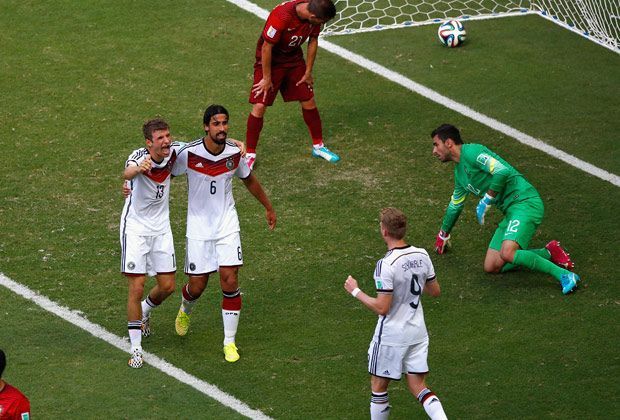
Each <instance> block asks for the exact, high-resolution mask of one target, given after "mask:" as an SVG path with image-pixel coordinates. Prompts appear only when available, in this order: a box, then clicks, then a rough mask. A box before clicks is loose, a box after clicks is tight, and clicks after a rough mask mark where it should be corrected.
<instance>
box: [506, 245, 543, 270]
mask: <svg viewBox="0 0 620 420" xmlns="http://www.w3.org/2000/svg"><path fill="white" fill-rule="evenodd" d="M527 251H530V252H533V253H534V254H536V255H538V256H539V257H543V258H544V259H546V260H550V259H551V254H550V253H549V251H547V248H537V249H528V250H527ZM522 265H524V264H522ZM518 266H519V265H517V264H515V263H506V264H504V266H503V267H502V269H501V270H500V272H501V273H505V272H506V271H511V270H514V269H515V268H517V267H518Z"/></svg>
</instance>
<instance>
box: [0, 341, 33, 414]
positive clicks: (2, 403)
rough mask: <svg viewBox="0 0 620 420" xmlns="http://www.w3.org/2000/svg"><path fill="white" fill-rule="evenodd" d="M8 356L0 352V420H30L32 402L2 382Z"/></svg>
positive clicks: (17, 390)
mask: <svg viewBox="0 0 620 420" xmlns="http://www.w3.org/2000/svg"><path fill="white" fill-rule="evenodd" d="M5 367H6V356H5V354H4V352H3V351H2V350H0V420H29V419H30V401H28V398H26V396H25V395H24V394H22V393H21V392H20V391H19V389H17V388H15V387H14V386H11V385H9V384H7V383H6V382H4V381H3V380H2V373H3V372H4V368H5Z"/></svg>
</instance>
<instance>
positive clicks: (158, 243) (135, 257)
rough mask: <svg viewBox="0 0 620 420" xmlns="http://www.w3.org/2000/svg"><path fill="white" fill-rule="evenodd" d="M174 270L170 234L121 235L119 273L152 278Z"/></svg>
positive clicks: (174, 264) (174, 259)
mask: <svg viewBox="0 0 620 420" xmlns="http://www.w3.org/2000/svg"><path fill="white" fill-rule="evenodd" d="M176 270H177V263H176V258H175V255H174V240H173V238H172V232H167V233H162V234H161V235H157V236H141V235H136V234H133V233H125V234H123V235H121V273H124V274H130V275H131V274H134V275H145V274H148V275H149V276H154V275H155V274H163V273H174V272H175V271H176Z"/></svg>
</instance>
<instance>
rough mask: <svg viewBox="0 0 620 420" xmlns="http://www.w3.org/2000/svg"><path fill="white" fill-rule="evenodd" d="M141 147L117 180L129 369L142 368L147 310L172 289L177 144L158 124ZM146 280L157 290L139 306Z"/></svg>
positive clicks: (149, 127) (150, 125) (150, 126)
mask: <svg viewBox="0 0 620 420" xmlns="http://www.w3.org/2000/svg"><path fill="white" fill-rule="evenodd" d="M142 131H143V134H144V138H145V142H146V147H141V148H140V149H137V150H134V151H133V152H132V153H131V154H130V155H129V158H128V159H127V161H126V162H125V170H124V172H123V178H124V179H125V180H126V183H128V184H129V186H128V187H129V189H130V192H131V193H130V194H129V195H127V196H126V198H125V206H124V208H123V213H122V216H121V223H120V239H121V272H122V273H123V274H124V275H125V276H126V277H127V279H128V285H129V292H128V299H127V329H128V330H129V339H130V341H131V358H130V359H129V362H128V364H129V366H131V367H133V368H139V367H141V366H142V335H144V336H148V335H150V310H151V309H152V308H154V307H156V306H158V305H160V304H161V303H162V302H163V301H164V300H165V299H166V298H167V297H168V296H170V294H172V292H173V291H174V288H175V280H174V274H175V272H176V260H175V255H174V244H173V238H172V231H171V229H170V217H169V208H168V198H169V194H170V177H171V170H172V165H174V162H175V160H176V158H177V151H178V149H179V147H180V144H179V143H173V142H172V138H171V136H170V128H169V126H168V124H167V123H166V122H165V121H164V120H162V119H159V118H158V119H154V120H150V121H147V122H146V123H145V124H144V126H143V127H142ZM147 275H155V276H156V278H157V284H156V285H155V286H154V287H153V288H152V289H151V291H150V292H149V293H148V295H147V297H146V299H144V300H143V301H142V302H141V299H142V296H143V293H144V284H145V282H146V277H147Z"/></svg>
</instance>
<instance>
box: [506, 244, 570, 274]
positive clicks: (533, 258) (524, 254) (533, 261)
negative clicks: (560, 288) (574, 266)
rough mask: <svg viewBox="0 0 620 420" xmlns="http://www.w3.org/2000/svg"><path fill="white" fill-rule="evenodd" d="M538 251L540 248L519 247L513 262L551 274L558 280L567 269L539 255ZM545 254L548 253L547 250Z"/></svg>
mask: <svg viewBox="0 0 620 420" xmlns="http://www.w3.org/2000/svg"><path fill="white" fill-rule="evenodd" d="M539 251H540V250H533V249H528V250H522V249H520V250H518V251H517V252H515V259H514V261H513V264H514V265H520V266H523V267H527V268H529V269H530V270H534V271H540V272H541V273H546V274H551V275H552V276H553V277H555V278H556V279H558V280H560V278H561V277H562V274H564V273H567V272H568V271H566V270H564V269H563V268H560V267H558V266H557V265H555V264H554V263H552V262H551V261H549V259H548V258H547V259H546V258H544V257H543V256H541V255H540V252H539ZM545 251H546V250H545ZM547 255H549V253H548V252H547Z"/></svg>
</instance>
